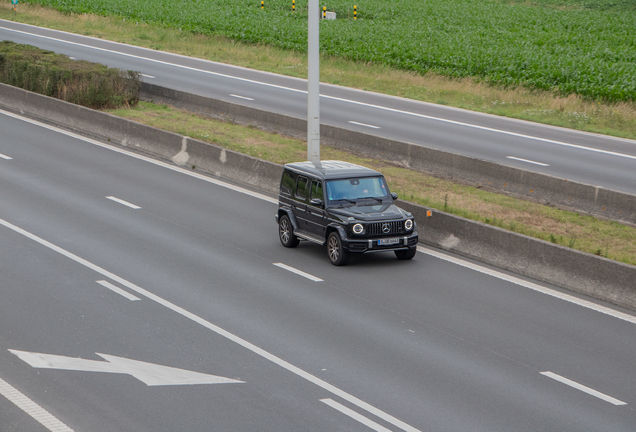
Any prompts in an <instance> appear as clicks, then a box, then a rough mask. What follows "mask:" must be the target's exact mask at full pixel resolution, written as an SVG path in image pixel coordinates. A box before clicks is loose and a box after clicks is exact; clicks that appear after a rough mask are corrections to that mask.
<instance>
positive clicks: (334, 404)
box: [320, 399, 391, 432]
mask: <svg viewBox="0 0 636 432" xmlns="http://www.w3.org/2000/svg"><path fill="white" fill-rule="evenodd" d="M320 402H323V403H326V404H327V405H329V406H330V407H331V408H333V409H335V410H338V411H340V412H341V413H343V414H344V415H347V416H349V417H351V418H352V419H354V420H356V421H358V422H360V423H362V424H363V425H365V426H368V427H369V428H371V429H373V430H374V431H378V432H391V430H390V429H387V428H385V427H384V426H380V425H379V424H377V423H376V422H374V421H371V420H369V419H368V418H366V417H365V416H363V415H361V414H358V413H357V412H355V411H354V410H352V409H349V408H347V407H346V406H344V405H342V404H341V403H338V402H336V401H335V400H333V399H320Z"/></svg>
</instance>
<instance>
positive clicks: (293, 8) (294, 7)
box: [292, 0, 296, 12]
mask: <svg viewBox="0 0 636 432" xmlns="http://www.w3.org/2000/svg"><path fill="white" fill-rule="evenodd" d="M292 12H296V0H292Z"/></svg>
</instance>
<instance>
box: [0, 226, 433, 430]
mask: <svg viewBox="0 0 636 432" xmlns="http://www.w3.org/2000/svg"><path fill="white" fill-rule="evenodd" d="M0 225H4V226H5V227H7V228H9V229H10V230H12V231H14V232H16V233H18V234H21V235H23V236H25V237H27V238H29V239H31V240H33V241H35V242H37V243H39V244H41V245H42V246H45V247H47V248H49V249H51V250H53V251H55V252H57V253H59V254H61V255H63V256H65V257H67V258H69V259H71V260H73V261H75V262H76V263H78V264H81V265H83V266H84V267H87V268H89V269H91V270H93V271H95V272H96V273H99V274H101V275H102V276H104V277H107V278H108V279H111V280H113V281H115V282H117V283H118V284H120V285H123V286H125V287H126V288H128V289H130V290H131V291H134V292H136V293H137V294H139V295H142V296H144V297H146V298H148V299H150V300H152V301H154V302H157V303H158V304H160V305H162V306H164V307H166V308H168V309H170V310H172V311H173V312H176V313H178V314H180V315H182V316H183V317H185V318H188V319H190V320H192V321H194V322H196V323H197V324H200V325H201V326H203V327H205V328H207V329H208V330H211V331H213V332H215V333H217V334H218V335H220V336H223V337H225V338H227V339H228V340H230V341H232V342H234V343H236V344H237V345H240V346H242V347H243V348H245V349H247V350H249V351H252V352H253V353H255V354H257V355H259V356H261V357H263V358H265V359H267V360H269V361H271V362H272V363H274V364H276V365H278V366H280V367H282V368H283V369H286V370H287V371H289V372H291V373H293V374H295V375H297V376H299V377H301V378H304V379H305V380H307V381H309V382H311V383H313V384H315V385H317V386H318V387H320V388H322V389H324V390H326V391H328V392H330V393H332V394H334V395H336V396H338V397H340V398H342V399H344V400H346V401H347V402H350V403H352V404H353V405H356V406H358V407H359V408H361V409H363V410H366V411H368V412H370V413H371V414H373V415H375V416H376V417H378V418H381V419H383V420H384V421H386V422H388V423H391V424H392V425H394V426H397V427H399V428H400V429H402V430H404V431H406V432H421V431H419V430H418V429H416V428H414V427H413V426H411V425H409V424H407V423H404V422H403V421H401V420H399V419H397V418H395V417H393V416H392V415H390V414H388V413H385V412H384V411H382V410H380V409H378V408H376V407H374V406H373V405H370V404H368V403H367V402H364V401H363V400H361V399H358V398H357V397H355V396H353V395H351V394H349V393H347V392H345V391H344V390H341V389H339V388H338V387H336V386H334V385H332V384H329V383H328V382H326V381H324V380H322V379H320V378H318V377H316V376H314V375H312V374H310V373H309V372H305V371H304V370H302V369H300V368H299V367H296V366H294V365H292V364H291V363H289V362H287V361H285V360H283V359H281V358H280V357H277V356H275V355H274V354H271V353H269V352H267V351H265V350H264V349H262V348H259V347H258V346H256V345H254V344H252V343H251V342H248V341H246V340H245V339H242V338H240V337H238V336H236V335H235V334H233V333H230V332H229V331H227V330H225V329H223V328H221V327H219V326H216V325H214V324H212V323H211V322H209V321H207V320H205V319H203V318H201V317H199V316H198V315H195V314H193V313H192V312H189V311H187V310H185V309H183V308H181V307H179V306H177V305H175V304H174V303H171V302H169V301H168V300H165V299H163V298H161V297H159V296H158V295H156V294H153V293H151V292H150V291H148V290H146V289H144V288H141V287H139V286H137V285H135V284H133V283H132V282H128V281H127V280H126V279H123V278H121V277H119V276H117V275H115V274H114V273H111V272H109V271H108V270H104V269H103V268H101V267H99V266H97V265H95V264H93V263H91V262H89V261H87V260H85V259H83V258H80V257H79V256H77V255H75V254H73V253H71V252H68V251H67V250H65V249H62V248H61V247H59V246H56V245H54V244H53V243H50V242H48V241H46V240H44V239H42V238H40V237H38V236H36V235H35V234H32V233H30V232H28V231H26V230H23V229H22V228H20V227H17V226H15V225H13V224H11V223H9V222H7V221H5V220H3V219H0Z"/></svg>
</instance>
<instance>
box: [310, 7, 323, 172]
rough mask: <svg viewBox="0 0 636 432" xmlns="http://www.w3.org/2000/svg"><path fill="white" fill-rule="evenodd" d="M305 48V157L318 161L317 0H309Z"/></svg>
mask: <svg viewBox="0 0 636 432" xmlns="http://www.w3.org/2000/svg"><path fill="white" fill-rule="evenodd" d="M308 6H309V9H308V10H309V18H308V37H307V39H308V43H309V46H308V49H307V53H308V56H307V159H308V160H309V161H311V162H320V46H319V41H320V35H319V25H320V22H319V15H320V6H319V3H318V0H309V5H308Z"/></svg>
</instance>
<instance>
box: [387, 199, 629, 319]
mask: <svg viewBox="0 0 636 432" xmlns="http://www.w3.org/2000/svg"><path fill="white" fill-rule="evenodd" d="M397 205H398V206H400V207H402V208H403V209H405V210H407V211H410V212H411V213H412V214H413V216H414V217H415V220H416V221H417V226H418V233H419V235H420V238H419V240H420V242H421V243H424V244H428V245H431V246H433V247H436V248H441V249H444V250H447V251H450V252H454V253H457V254H459V255H463V256H465V257H468V258H472V259H475V260H478V261H481V262H483V263H486V264H490V265H493V266H495V267H498V268H501V269H504V270H508V271H511V272H513V273H517V274H519V275H522V276H526V277H529V278H532V279H536V280H539V281H543V282H547V283H550V284H553V285H556V286H559V287H562V288H567V289H569V290H571V291H574V292H577V293H580V294H585V295H588V296H590V297H594V298H597V299H600V300H604V301H607V302H610V303H614V304H617V305H620V306H623V307H626V308H630V309H632V310H636V267H634V266H631V265H627V264H622V263H619V262H616V261H612V260H609V259H607V258H603V257H600V256H596V255H592V254H589V253H585V252H581V251H577V250H575V249H571V248H568V247H565V246H561V245H556V244H554V243H550V242H546V241H543V240H539V239H536V238H533V237H528V236H525V235H522V234H517V233H514V232H511V231H506V230H504V229H501V228H498V227H493V226H491V225H487V224H484V223H480V222H475V221H471V220H468V219H464V218H461V217H459V216H455V215H452V214H448V213H444V212H440V211H438V210H433V217H426V211H427V210H432V209H430V208H427V207H424V206H421V205H418V204H413V203H410V202H407V201H398V203H397Z"/></svg>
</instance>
